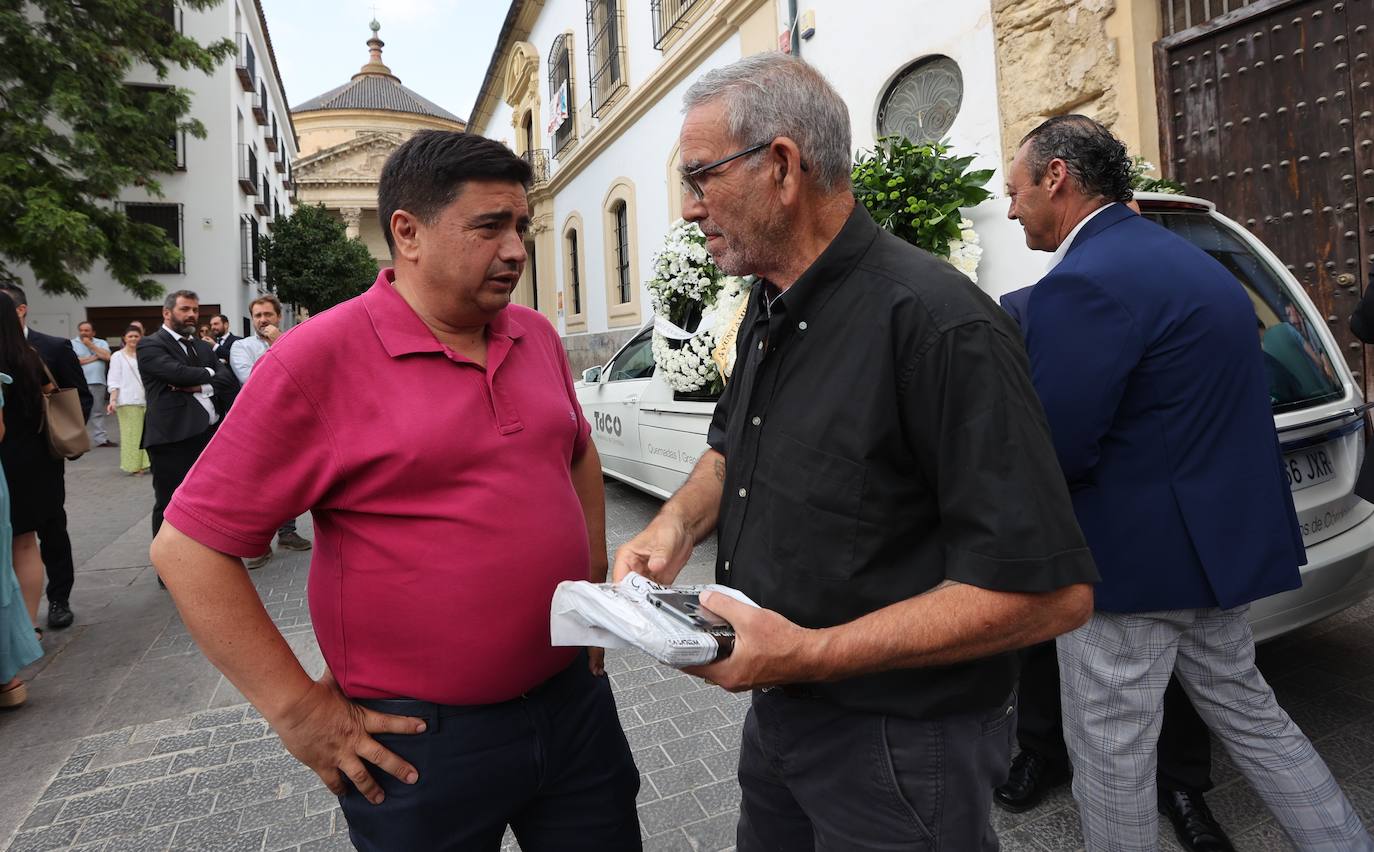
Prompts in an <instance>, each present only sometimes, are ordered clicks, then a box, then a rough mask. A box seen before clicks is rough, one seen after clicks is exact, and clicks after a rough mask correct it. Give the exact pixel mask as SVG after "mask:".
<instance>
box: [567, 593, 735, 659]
mask: <svg viewBox="0 0 1374 852" xmlns="http://www.w3.org/2000/svg"><path fill="white" fill-rule="evenodd" d="M707 589H709V590H711V591H714V592H721V593H722V594H726V595H729V596H730V597H732V598H735V599H736V600H738V601H740V602H742V603H746V604H748V605H749V606H758V604H755V603H754V602H753V601H751V600H749V598H748V597H747V596H745V595H744V593H742V592H739V591H737V590H735V589H731V588H729V587H728V586H720V585H717V584H715V583H711V584H708V585H692V586H660V585H659V584H657V583H655V582H654V581H652V580H650V579H649V578H647V577H644V576H642V575H640V574H627V575H626V576H625V579H623V580H621V581H620V582H619V583H591V582H588V581H586V580H578V581H572V580H565V581H563V582H562V583H559V584H558V588H557V589H556V590H555V591H554V593H553V604H552V606H551V607H550V612H549V635H550V636H551V637H552V640H553V644H554V645H589V646H593V647H598V648H638V649H639V650H641V651H643V652H644V653H646V654H648V655H649V656H651V657H653V658H654V659H655V660H658V661H659V662H660V663H663V664H665V665H669V666H673V667H674V668H683V667H684V666H699V665H703V664H705V663H709V662H711V661H712V660H714V659H715V658H716V653H717V651H718V646H717V643H716V639H715V637H714V636H712V635H711V634H709V633H706V632H703V631H700V630H693V629H692V628H691V627H688V626H687V625H686V624H684V623H682V622H680V621H678V620H677V619H675V618H673V617H672V616H671V615H667V614H665V613H664V612H662V611H661V610H659V609H658V608H657V607H655V606H653V605H652V604H651V603H649V601H648V599H647V597H646V595H647V594H648V593H649V592H654V591H675V592H688V593H693V592H695V593H700V592H703V591H706V590H707Z"/></svg>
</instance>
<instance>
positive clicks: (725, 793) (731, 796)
mask: <svg viewBox="0 0 1374 852" xmlns="http://www.w3.org/2000/svg"><path fill="white" fill-rule="evenodd" d="M692 795H694V796H696V797H697V804H699V805H701V809H702V810H703V811H706V813H708V814H711V815H712V816H714V815H716V814H720V813H725V812H726V811H737V810H739V799H740V791H739V781H738V780H737V779H735V778H726V779H725V780H724V781H716V782H715V783H713V784H703V785H699V786H697V787H696V788H695V789H693V790H692Z"/></svg>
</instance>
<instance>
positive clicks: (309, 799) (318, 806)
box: [305, 788, 339, 814]
mask: <svg viewBox="0 0 1374 852" xmlns="http://www.w3.org/2000/svg"><path fill="white" fill-rule="evenodd" d="M338 806H339V797H338V796H335V795H334V794H333V793H331V792H329V790H328V788H324V789H320V790H311V791H310V792H309V793H307V794H306V796H305V812H306V813H307V814H317V813H320V812H322V811H332V810H334V809H335V808H337V807H338Z"/></svg>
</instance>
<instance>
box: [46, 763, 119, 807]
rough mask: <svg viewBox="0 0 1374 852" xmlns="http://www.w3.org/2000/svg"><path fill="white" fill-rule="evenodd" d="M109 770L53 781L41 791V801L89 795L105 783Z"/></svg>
mask: <svg viewBox="0 0 1374 852" xmlns="http://www.w3.org/2000/svg"><path fill="white" fill-rule="evenodd" d="M109 774H110V770H108V769H97V770H95V771H94V772H83V773H81V774H80V775H68V776H67V777H65V778H56V779H53V782H52V783H51V784H49V785H48V789H47V790H45V791H43V798H42V801H44V802H46V801H49V800H51V799H65V798H67V797H68V796H77V795H80V794H81V793H89V792H91V791H92V790H94V789H96V788H97V787H100V786H101V785H103V784H104V783H105V779H106V778H107V777H108V776H109Z"/></svg>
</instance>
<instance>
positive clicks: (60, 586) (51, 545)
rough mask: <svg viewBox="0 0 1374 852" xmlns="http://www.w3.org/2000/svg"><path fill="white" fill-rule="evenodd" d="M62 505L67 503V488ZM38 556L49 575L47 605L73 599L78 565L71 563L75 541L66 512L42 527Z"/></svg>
mask: <svg viewBox="0 0 1374 852" xmlns="http://www.w3.org/2000/svg"><path fill="white" fill-rule="evenodd" d="M63 488H64V493H63V495H62V497H63V501H62V502H63V503H66V496H67V495H66V493H65V485H64V486H63ZM36 532H37V533H38V553H39V555H40V556H42V557H43V568H44V569H45V570H46V571H47V573H48V602H49V603H51V602H52V601H58V602H60V603H66V602H67V601H68V599H69V598H71V596H72V585H73V584H74V583H75V580H76V565H75V564H74V563H73V561H72V539H71V536H69V535H67V510H66V509H65V508H64V509H63V510H62V511H60V512H58V513H57V514H56V515H53V516H52V517H51V518H49V519H48V520H46V521H44V522H43V523H42V524H40V525H39V527H38V529H37V530H36Z"/></svg>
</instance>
